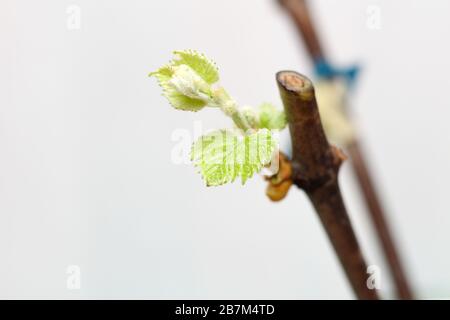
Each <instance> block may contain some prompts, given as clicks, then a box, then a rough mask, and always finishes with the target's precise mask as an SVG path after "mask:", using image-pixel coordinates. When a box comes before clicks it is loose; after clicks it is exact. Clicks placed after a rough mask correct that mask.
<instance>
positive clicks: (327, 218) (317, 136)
mask: <svg viewBox="0 0 450 320" xmlns="http://www.w3.org/2000/svg"><path fill="white" fill-rule="evenodd" d="M276 78H277V82H278V87H279V90H280V95H281V99H282V101H283V104H284V109H285V112H286V116H287V120H288V123H289V130H290V133H291V139H292V148H293V152H292V160H291V167H292V181H293V183H294V184H295V185H297V186H298V187H299V188H301V189H303V190H304V191H305V192H306V194H307V195H308V197H309V199H310V200H311V202H312V204H313V206H314V208H315V210H316V211H317V214H318V215H319V218H320V220H321V222H322V224H323V226H324V228H325V230H326V232H327V234H328V237H329V239H330V241H331V243H332V245H333V247H334V250H335V251H336V254H337V256H338V258H339V260H340V262H341V264H342V266H343V268H344V271H345V273H346V275H347V277H348V280H349V281H350V284H351V286H352V288H353V290H354V292H355V294H356V296H357V297H358V298H359V299H378V296H377V293H376V290H370V289H369V288H368V287H367V283H366V281H367V273H366V272H367V266H366V263H365V261H364V258H363V255H362V252H361V249H360V247H359V244H358V241H357V239H356V236H355V233H354V231H353V228H352V225H351V223H350V219H349V217H348V214H347V210H346V208H345V205H344V201H343V199H342V196H341V191H340V189H339V184H338V172H339V167H340V165H341V163H342V161H343V160H344V159H345V156H344V155H343V153H342V152H341V151H340V150H339V149H337V148H335V147H332V146H330V144H329V143H328V140H327V138H326V137H325V133H324V131H323V128H322V124H321V122H320V116H319V111H318V109H317V103H316V98H315V95H314V87H313V85H312V83H311V81H310V80H309V79H308V78H306V77H305V76H303V75H301V74H299V73H296V72H293V71H281V72H279V73H277V76H276Z"/></svg>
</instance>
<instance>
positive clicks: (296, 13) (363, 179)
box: [278, 0, 414, 299]
mask: <svg viewBox="0 0 450 320" xmlns="http://www.w3.org/2000/svg"><path fill="white" fill-rule="evenodd" d="M278 2H279V3H280V4H281V5H282V6H283V7H284V8H285V9H286V11H287V12H288V13H289V15H290V16H291V18H292V20H293V22H294V23H295V25H296V27H297V30H298V32H299V33H300V35H301V38H302V41H303V42H304V43H305V45H306V48H307V51H308V53H309V55H310V57H311V59H312V60H313V61H317V60H323V58H324V53H323V50H322V47H321V45H320V41H319V38H318V36H317V33H316V30H315V28H314V24H313V20H312V18H311V16H310V14H309V10H308V6H307V3H306V1H305V0H278ZM356 137H357V135H355V138H354V139H353V141H351V142H350V143H348V145H346V146H345V148H346V150H347V152H348V153H349V156H350V159H351V164H352V167H353V171H354V172H355V175H356V178H357V182H358V184H359V186H360V189H361V192H362V194H363V197H364V200H365V203H366V206H367V209H368V211H369V216H370V218H371V220H372V223H373V225H374V228H375V231H376V233H377V236H378V238H379V241H380V243H381V246H382V248H383V252H384V255H385V257H386V261H387V262H388V265H389V267H390V269H391V273H392V276H393V280H394V282H395V286H396V290H397V296H398V297H399V298H400V299H413V298H414V296H413V293H412V290H411V288H410V285H409V284H408V281H407V277H406V274H405V271H404V268H403V266H402V263H401V259H400V256H399V254H398V251H397V249H396V246H395V244H394V240H393V237H392V235H391V232H390V230H389V226H388V223H387V219H386V214H385V211H384V210H383V206H382V205H381V201H380V198H379V196H378V194H377V192H376V189H375V187H374V183H373V180H372V177H371V175H370V172H369V169H368V167H367V165H366V163H367V161H366V160H365V157H364V155H363V152H362V148H361V142H360V141H358V140H357V138H356Z"/></svg>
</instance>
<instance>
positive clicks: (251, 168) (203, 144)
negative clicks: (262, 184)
mask: <svg viewBox="0 0 450 320" xmlns="http://www.w3.org/2000/svg"><path fill="white" fill-rule="evenodd" d="M276 147H277V144H276V141H275V139H274V138H273V137H272V134H271V132H270V131H269V130H267V129H261V130H258V131H256V132H253V133H250V134H247V135H241V134H239V133H238V132H236V131H232V130H218V131H214V132H212V133H210V134H207V135H204V136H202V137H200V138H199V139H198V140H197V141H196V142H195V143H194V145H193V146H192V151H191V158H192V161H193V163H194V165H195V166H197V167H199V169H200V170H199V171H200V173H201V174H202V176H203V178H204V179H205V181H206V184H207V185H208V186H218V185H222V184H225V183H228V182H233V181H234V180H235V179H236V178H237V177H240V178H241V181H242V184H244V183H245V182H246V181H247V179H248V178H251V177H252V176H253V174H254V173H255V172H259V171H260V170H261V168H262V167H263V166H265V165H267V164H269V163H270V160H271V158H272V154H273V152H274V150H275V149H276Z"/></svg>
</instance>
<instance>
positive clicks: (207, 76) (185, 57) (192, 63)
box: [173, 50, 219, 84]
mask: <svg viewBox="0 0 450 320" xmlns="http://www.w3.org/2000/svg"><path fill="white" fill-rule="evenodd" d="M173 53H174V54H176V55H178V56H179V59H176V60H174V61H173V64H174V65H182V64H184V65H187V66H189V67H190V68H191V69H192V70H194V71H195V72H196V73H197V74H198V75H199V76H200V77H202V78H203V80H205V81H206V82H207V83H208V84H213V83H215V82H217V81H219V70H218V69H217V66H216V64H215V63H214V62H213V61H212V60H210V59H208V58H207V57H206V56H205V55H204V54H202V53H199V52H197V51H195V50H176V51H174V52H173Z"/></svg>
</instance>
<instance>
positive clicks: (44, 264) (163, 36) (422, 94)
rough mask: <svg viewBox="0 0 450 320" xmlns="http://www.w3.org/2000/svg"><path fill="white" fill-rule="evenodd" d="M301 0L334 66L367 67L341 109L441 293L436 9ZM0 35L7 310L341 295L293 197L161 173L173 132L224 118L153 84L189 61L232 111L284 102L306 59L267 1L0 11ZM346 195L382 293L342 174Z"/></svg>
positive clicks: (321, 237)
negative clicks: (70, 301)
mask: <svg viewBox="0 0 450 320" xmlns="http://www.w3.org/2000/svg"><path fill="white" fill-rule="evenodd" d="M310 2H314V3H313V4H312V9H313V12H314V15H315V18H316V20H317V25H318V27H320V35H321V37H322V38H323V39H324V47H325V50H326V51H327V53H328V54H329V56H330V57H331V58H332V60H333V62H335V63H336V64H337V65H340V66H345V65H348V64H350V63H353V62H359V63H361V65H362V67H363V72H362V75H361V77H360V79H359V82H358V85H357V88H356V91H355V94H354V96H353V97H352V106H353V108H352V109H353V112H354V113H355V115H356V118H357V119H358V121H359V127H360V131H361V133H362V135H363V137H364V139H365V142H366V147H365V149H366V151H367V154H368V157H369V160H370V164H371V168H372V169H373V170H374V172H376V174H377V178H376V180H377V184H378V186H379V189H380V193H381V194H382V196H383V197H384V199H385V202H386V206H387V208H388V209H389V211H390V216H389V219H390V221H391V223H392V225H393V229H394V231H395V232H394V234H395V238H396V240H397V242H398V245H399V247H400V249H401V251H402V256H403V258H404V262H405V265H406V267H407V269H408V272H409V275H410V277H411V280H412V282H413V284H414V287H415V289H416V290H417V292H418V295H419V296H420V297H423V298H433V297H434V298H439V297H450V273H449V271H450V257H449V249H448V244H449V242H450V233H449V232H448V230H449V227H450V203H449V201H448V199H449V191H448V181H449V179H450V167H449V165H448V164H449V161H450V148H449V143H450V131H449V129H448V121H449V116H450V102H449V101H450V99H449V95H448V93H449V82H450V81H449V80H448V74H449V69H450V63H449V56H450V46H449V45H448V39H449V33H450V19H449V18H448V13H449V12H450V2H449V1H445V0H434V1H425V0H415V1H412V0H395V1H392V0H383V1H382V0H370V1H368V0H363V1H361V0H346V1H342V0H340V1H337V0H334V1H332V0H320V1H310ZM70 5H77V6H79V7H80V8H81V28H80V29H79V30H70V29H68V28H67V26H66V24H67V19H68V16H69V15H68V14H67V13H66V9H67V8H68V7H69V6H70ZM370 5H377V6H379V8H380V9H381V29H379V30H376V29H375V30H374V29H370V28H368V27H367V19H368V14H367V8H368V6H370ZM0 35H1V36H0V39H1V41H0V70H1V72H0V88H1V89H0V121H1V124H0V257H1V260H0V261H1V263H0V297H1V298H63V299H65V298H193V299H197V298H236V299H240V298H255V299H257V298H265V299H272V298H273V299H275V298H288V299H291V298H292V299H294V298H295V299H298V298H343V299H350V298H353V295H352V293H351V290H350V288H349V287H348V285H347V281H346V279H345V277H344V275H343V272H342V270H341V268H340V266H339V264H338V262H337V259H336V257H335V255H334V252H333V251H332V249H331V247H330V244H329V242H328V239H327V238H326V235H325V234H324V231H323V229H322V226H321V225H320V223H319V221H318V219H317V217H316V214H315V212H314V211H313V210H312V208H311V206H310V204H309V202H308V200H307V198H306V197H305V195H304V194H303V193H302V192H300V191H298V190H295V189H292V190H291V192H290V194H289V196H288V197H287V198H286V200H285V201H283V202H281V203H276V204H274V203H271V202H269V200H268V199H267V198H266V197H265V195H264V189H265V183H264V182H263V181H262V179H261V178H260V177H258V176H257V177H255V178H254V179H252V180H251V181H249V182H248V184H247V185H246V186H245V187H242V186H240V184H239V183H236V184H233V185H229V186H224V187H218V188H206V187H204V185H203V181H202V180H201V178H200V176H199V175H198V174H196V173H195V170H194V168H192V167H191V166H190V165H176V164H174V163H173V161H172V159H171V152H172V149H173V148H174V146H176V144H177V141H174V140H173V139H172V134H173V132H174V131H175V130H176V129H187V130H189V131H192V129H193V123H194V121H195V120H201V121H202V125H203V127H204V129H210V128H221V127H227V126H230V122H229V120H228V119H226V118H225V117H223V116H222V115H221V114H220V113H218V112H217V111H215V110H211V111H202V112H200V113H196V114H194V113H187V112H180V111H176V110H174V109H172V108H171V107H170V106H169V105H168V103H167V101H166V100H165V99H164V98H163V97H162V96H161V90H160V88H159V87H158V86H157V84H156V81H155V80H154V79H151V78H148V77H147V74H148V72H149V71H152V70H155V69H156V68H157V67H159V66H160V65H162V64H163V63H165V62H167V61H168V60H169V59H170V57H171V51H172V50H174V49H184V48H192V49H198V50H200V51H203V52H205V53H206V54H207V55H208V56H210V57H213V58H214V60H216V62H217V64H218V65H219V67H220V73H221V83H222V84H223V85H224V87H225V88H227V90H228V91H229V92H230V93H231V94H232V95H233V96H234V98H235V99H236V100H237V101H239V102H240V103H242V104H250V105H257V104H259V103H260V102H263V101H269V102H273V103H276V104H277V105H279V106H280V107H281V103H280V99H279V96H278V90H277V88H276V85H275V80H274V74H275V72H277V71H279V70H282V69H294V70H298V71H301V72H302V73H305V74H311V65H310V61H309V59H308V56H307V55H306V53H305V50H304V47H303V45H302V44H301V43H300V42H299V41H298V40H299V39H298V35H297V34H296V31H295V28H294V27H293V25H292V24H291V22H290V20H289V19H288V17H287V15H286V14H285V12H284V11H283V10H282V9H281V8H280V7H279V6H278V5H277V4H276V1H272V0H265V1H262V0H252V1H250V0H246V1H237V0H233V1H217V0H214V1H213V0H196V1H192V0H191V1H186V0H179V1H174V0H172V1H149V0H141V1H138V0H133V1H125V0H122V1H120V0H114V1H111V0H108V1H106V0H103V1H101V0H96V1H87V0H74V1H56V0H54V1H50V0H41V1H31V0H30V1H12V0H6V1H5V0H3V1H2V2H0ZM325 40H326V41H325ZM341 184H342V187H343V192H344V196H345V199H346V201H347V204H348V207H349V210H350V214H351V218H352V219H353V222H354V225H355V227H356V229H357V233H358V236H359V238H360V240H361V243H362V246H363V249H364V251H365V252H366V256H367V259H368V261H369V263H370V264H376V265H379V266H380V267H381V268H382V276H383V277H382V289H383V290H382V291H383V292H382V293H383V294H384V295H385V296H386V297H390V296H392V290H391V289H392V287H391V286H390V284H389V282H390V281H389V280H390V279H389V278H388V274H387V271H386V269H385V265H384V263H383V260H382V256H381V255H380V253H379V250H378V247H377V245H376V242H375V240H374V238H373V232H372V231H371V229H370V224H369V222H368V220H367V219H366V213H365V211H364V207H363V205H362V203H361V200H360V197H359V194H358V192H357V189H356V188H355V184H354V178H353V175H352V172H351V170H350V166H349V164H348V163H347V164H345V165H344V166H343V169H342V172H341ZM69 265H78V266H80V268H81V289H80V290H69V289H68V288H67V287H66V279H67V274H66V268H67V267H68V266H69Z"/></svg>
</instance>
